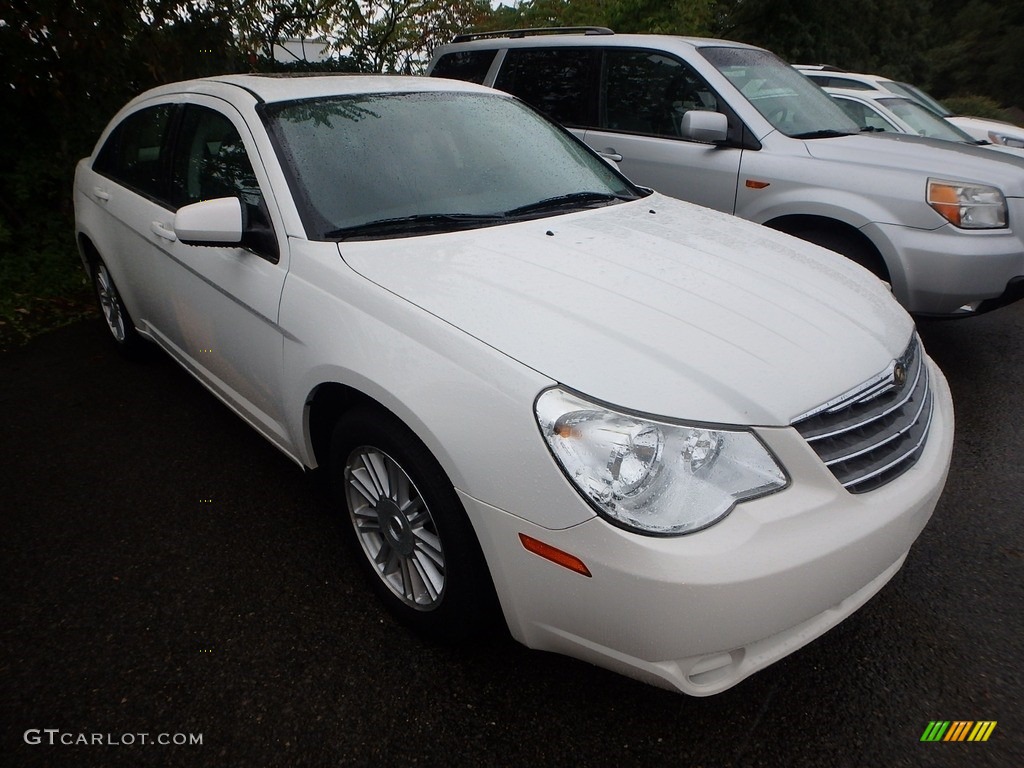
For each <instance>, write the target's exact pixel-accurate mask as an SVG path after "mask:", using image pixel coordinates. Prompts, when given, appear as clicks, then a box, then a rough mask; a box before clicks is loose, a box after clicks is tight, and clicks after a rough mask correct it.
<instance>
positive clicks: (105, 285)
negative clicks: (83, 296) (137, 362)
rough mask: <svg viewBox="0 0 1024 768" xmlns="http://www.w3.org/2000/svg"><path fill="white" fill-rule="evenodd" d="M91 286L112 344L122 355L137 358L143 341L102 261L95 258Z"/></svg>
mask: <svg viewBox="0 0 1024 768" xmlns="http://www.w3.org/2000/svg"><path fill="white" fill-rule="evenodd" d="M92 284H93V288H94V290H95V291H96V299H97V300H98V301H99V304H100V311H101V312H102V313H103V319H104V320H105V321H106V323H107V329H108V330H109V331H110V335H111V337H112V338H113V340H114V344H116V345H117V348H118V350H119V351H120V352H121V353H122V354H123V355H125V356H127V357H137V356H138V355H139V354H140V353H141V351H142V348H143V344H144V341H143V339H142V337H141V336H139V334H138V332H137V331H136V330H135V325H134V323H132V319H131V316H130V315H129V314H128V310H127V309H125V306H124V302H123V301H122V300H121V294H120V293H118V290H117V286H116V285H114V279H113V278H112V277H111V276H110V271H109V270H108V269H107V265H106V264H104V263H103V261H102V259H99V258H97V259H96V260H95V261H94V262H93V264H92Z"/></svg>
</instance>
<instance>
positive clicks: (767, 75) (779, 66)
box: [701, 47, 860, 136]
mask: <svg viewBox="0 0 1024 768" xmlns="http://www.w3.org/2000/svg"><path fill="white" fill-rule="evenodd" d="M701 53H702V54H703V55H704V58H706V59H707V60H708V61H710V62H711V63H712V65H714V67H715V68H716V69H717V70H718V71H719V72H721V73H722V74H723V75H725V76H726V77H727V78H729V80H730V81H731V82H732V84H733V85H734V86H736V87H737V88H738V89H739V90H740V92H741V93H742V94H743V95H744V96H745V97H746V98H747V100H748V101H749V102H750V103H751V104H753V105H754V107H755V108H756V109H757V111H758V112H760V113H761V114H762V115H763V116H764V117H765V119H766V120H768V122H770V123H771V124H772V125H773V126H774V127H775V128H776V129H778V130H779V131H781V132H782V133H784V134H786V135H787V136H801V135H808V136H809V135H814V134H828V133H829V132H836V133H857V132H858V131H859V130H860V128H859V127H858V126H857V124H856V123H855V122H853V120H851V119H850V118H849V117H848V116H847V115H846V114H845V113H844V112H843V110H842V109H841V108H840V107H839V106H838V105H837V104H835V103H834V102H833V101H832V99H830V98H829V97H828V95H827V94H826V93H825V92H824V91H823V90H821V88H819V87H818V86H817V85H815V84H814V83H812V82H811V81H810V80H809V79H808V78H806V77H804V76H803V75H801V74H800V73H799V72H797V71H796V70H795V69H793V68H792V67H791V66H789V65H788V64H786V63H785V62H784V61H782V59H780V58H779V57H778V56H776V55H775V54H773V53H769V52H768V51H762V50H758V49H756V48H725V47H723V48H701Z"/></svg>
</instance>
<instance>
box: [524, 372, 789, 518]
mask: <svg viewBox="0 0 1024 768" xmlns="http://www.w3.org/2000/svg"><path fill="white" fill-rule="evenodd" d="M534 407H535V410H536V415H537V421H538V423H539V424H540V429H541V433H542V434H543V435H544V439H545V440H546V441H547V444H548V447H549V448H550V449H551V452H552V454H554V456H555V459H556V460H557V461H558V463H559V465H561V467H562V470H563V471H564V472H565V474H566V476H567V477H568V478H569V480H571V481H572V483H573V484H574V485H575V486H576V488H577V489H578V490H579V491H580V493H581V494H582V495H583V497H584V498H585V499H587V501H589V502H590V504H591V506H593V507H594V509H596V510H597V512H598V513H599V514H600V515H601V516H603V517H604V518H606V519H607V520H609V521H610V522H612V523H615V524H616V525H619V526H622V527H624V528H629V529H631V530H634V531H638V532H640V533H646V534H657V535H678V534H684V533H691V532H693V531H697V530H699V529H701V528H706V527H707V526H709V525H711V524H712V523H715V522H717V521H719V520H721V519H722V518H723V517H725V516H726V515H727V514H729V512H730V511H732V508H733V507H735V506H736V504H737V503H738V502H740V501H745V500H747V499H752V498H755V497H758V496H764V495H766V494H769V493H773V492H775V491H777V490H780V489H781V488H785V487H786V485H787V483H788V482H789V481H788V479H787V477H786V474H785V472H783V470H782V468H781V467H780V466H779V464H778V462H777V461H776V460H775V458H774V457H773V456H772V454H771V453H770V452H769V451H768V449H767V448H766V447H765V446H764V444H763V443H762V442H761V441H760V440H759V439H758V438H757V436H756V435H754V433H753V432H751V431H749V430H745V429H738V428H731V427H730V428H720V427H708V426H702V425H686V424H673V423H669V422H666V421H659V420H656V419H653V418H648V417H644V416H640V415H637V414H631V413H626V412H623V411H616V410H613V409H611V408H609V407H607V406H603V405H598V404H596V403H591V402H588V401H587V400H584V399H583V398H581V397H579V396H578V395H575V394H572V393H570V392H566V391H565V390H562V389H558V388H553V389H548V390H546V391H544V392H542V393H541V395H540V396H539V397H538V398H537V402H536V404H535V406H534Z"/></svg>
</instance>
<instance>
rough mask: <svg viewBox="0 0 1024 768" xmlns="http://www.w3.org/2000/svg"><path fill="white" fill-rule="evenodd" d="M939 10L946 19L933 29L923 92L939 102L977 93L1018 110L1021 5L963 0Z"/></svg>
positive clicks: (1022, 95) (1023, 58)
mask: <svg viewBox="0 0 1024 768" xmlns="http://www.w3.org/2000/svg"><path fill="white" fill-rule="evenodd" d="M942 8H944V9H945V10H946V12H947V13H951V14H952V17H951V18H948V19H946V23H943V24H936V25H935V30H934V31H935V41H936V42H937V44H936V45H934V46H933V47H932V48H931V50H929V51H928V63H929V68H928V72H927V78H926V82H927V86H928V88H929V90H931V91H932V92H933V93H934V94H935V95H936V96H938V97H939V98H945V97H947V96H952V95H954V94H964V93H977V94H982V95H984V96H988V97H991V98H993V99H995V100H996V101H997V102H999V103H1000V104H1002V105H1003V106H1012V105H1016V106H1024V78H1022V77H1021V65H1022V62H1024V42H1022V41H1024V3H1020V2H1014V3H1007V2H991V1H990V0H968V2H966V3H963V4H956V5H951V6H949V7H948V8H946V6H942ZM938 9H939V6H938V5H936V10H938Z"/></svg>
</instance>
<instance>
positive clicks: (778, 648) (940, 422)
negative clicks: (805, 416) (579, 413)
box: [462, 363, 953, 696]
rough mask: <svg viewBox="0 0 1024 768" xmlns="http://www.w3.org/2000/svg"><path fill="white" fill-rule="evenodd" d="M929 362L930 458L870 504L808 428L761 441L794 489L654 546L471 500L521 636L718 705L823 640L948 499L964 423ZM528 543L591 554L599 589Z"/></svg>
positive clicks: (773, 432) (603, 527)
mask: <svg viewBox="0 0 1024 768" xmlns="http://www.w3.org/2000/svg"><path fill="white" fill-rule="evenodd" d="M929 364H930V365H931V366H932V375H933V377H934V379H933V381H934V390H933V391H934V394H935V414H934V419H933V423H932V427H931V431H930V436H929V440H928V444H927V446H926V449H925V451H924V453H923V454H922V456H921V458H920V460H919V461H918V463H917V464H916V465H915V466H914V467H913V468H912V469H910V470H909V471H908V472H906V473H905V474H904V475H902V476H901V477H899V478H897V479H896V480H894V481H893V482H891V483H889V484H888V485H886V486H884V487H882V488H880V489H878V490H876V491H873V492H870V493H865V494H861V495H856V496H855V495H851V494H849V493H847V492H846V491H845V490H843V489H842V487H841V486H839V484H838V483H837V482H836V480H835V479H834V478H833V476H832V475H831V474H830V473H829V472H828V470H827V469H826V468H825V467H824V466H823V465H822V464H821V461H820V460H819V459H818V457H817V456H816V455H815V454H814V452H813V451H812V450H811V449H810V447H809V446H807V444H806V443H805V442H804V441H803V440H802V439H801V438H800V437H799V436H798V435H797V434H796V432H795V430H792V429H762V430H759V433H760V435H761V437H762V438H763V439H764V440H765V442H766V443H768V445H769V446H770V447H771V448H772V450H773V451H774V452H775V454H776V455H777V456H778V457H779V459H780V460H781V461H782V463H783V464H784V466H785V467H786V468H787V470H788V471H789V473H790V475H791V477H792V479H793V483H792V485H791V486H790V488H788V489H787V490H785V491H783V492H780V493H777V494H775V495H773V496H768V497H765V498H763V499H759V500H757V501H754V502H747V503H744V504H740V505H739V506H737V508H736V509H735V510H734V511H733V512H732V513H731V514H730V515H729V516H728V517H727V518H726V519H725V520H723V521H722V522H720V523H718V524H717V525H714V526H712V527H710V528H708V529H706V530H704V531H700V532H698V533H694V534H691V535H688V536H682V537H672V538H656V537H648V536H640V535H636V534H633V533H630V532H628V531H624V530H621V529H619V528H615V527H613V526H611V525H609V524H607V523H605V522H604V521H603V520H601V519H599V518H593V519H591V520H588V521H587V522H585V523H582V524H580V525H577V526H575V527H573V528H568V529H565V530H559V531H552V530H548V529H544V528H541V527H539V526H535V525H532V524H530V523H528V522H527V521H525V520H523V519H522V518H520V517H517V516H515V515H512V514H509V513H508V512H504V511H502V510H498V509H495V508H493V507H490V506H488V505H486V504H484V503H483V502H480V501H478V500H476V499H473V498H472V497H469V496H466V495H463V496H462V500H463V503H464V504H465V506H466V509H467V512H468V513H469V516H470V518H471V520H472V521H473V524H474V527H475V528H476V530H477V532H478V534H479V536H480V542H481V545H482V547H483V549H484V553H485V555H486V557H487V560H488V564H489V566H490V568H491V573H492V576H493V578H494V582H495V586H496V588H497V590H498V595H499V598H500V600H501V604H502V608H503V610H504V612H505V617H506V620H507V621H508V625H509V628H510V630H511V632H512V634H513V636H514V637H515V638H516V639H518V640H519V641H521V642H523V643H524V644H525V645H527V646H529V647H531V648H537V649H542V650H549V651H555V652H560V653H564V654H567V655H569V656H573V657H576V658H580V659H583V660H586V661H590V662H592V663H594V664H597V665H599V666H602V667H605V668H608V669H612V670H615V671H618V672H621V673H623V674H625V675H628V676H630V677H634V678H637V679H640V680H644V681H646V682H649V683H653V684H656V685H660V686H662V687H667V688H672V689H676V690H679V691H682V692H685V693H688V694H692V695H696V696H706V695H710V694H714V693H719V692H721V691H724V690H726V689H727V688H730V687H731V686H733V685H735V684H736V683H738V682H740V681H741V680H743V679H744V678H745V677H747V676H748V675H750V674H752V673H753V672H756V671H757V670H759V669H762V668H763V667H765V666H767V665H769V664H771V663H772V662H774V661H776V660H778V659H780V658H782V657H783V656H786V655H787V654H789V653H791V652H793V651H795V650H796V649H798V648H800V647H801V646H803V645H805V644H806V643H808V642H810V641H811V640H813V639H814V638H816V637H818V636H819V635H821V634H823V633H824V632H826V631H827V630H828V629H830V628H831V627H833V626H835V625H836V624H838V623H839V622H840V621H842V620H843V619H844V618H846V617H847V616H849V615H850V614H852V613H853V612H854V611H855V610H857V609H858V608H859V607H860V606H861V605H863V604H864V603H865V602H866V601H867V600H868V599H869V598H870V597H871V596H872V595H874V594H875V593H876V592H877V591H878V590H879V589H881V588H882V586H884V585H885V583H886V582H888V581H889V579H890V578H891V577H892V576H893V575H894V574H895V573H896V571H897V570H898V569H899V568H900V566H901V565H902V563H903V561H904V559H905V558H906V555H907V553H908V551H909V549H910V547H911V545H912V544H913V542H914V541H915V539H916V538H917V536H918V535H919V534H920V532H921V530H922V529H923V528H924V526H925V524H926V523H927V521H928V519H929V517H930V516H931V514H932V511H933V510H934V508H935V504H936V502H937V501H938V498H939V494H940V493H941V490H942V487H943V484H944V483H945V478H946V473H947V471H948V468H949V461H950V455H951V452H952V441H953V411H952V401H951V399H950V395H949V389H948V386H947V384H946V382H945V379H944V378H943V376H942V374H941V372H940V371H939V370H938V369H937V368H936V367H935V366H934V364H931V363H929ZM581 503H582V502H581ZM520 533H525V534H527V535H528V536H532V537H534V538H537V539H540V540H541V541H544V542H545V543H547V544H550V545H551V546H554V547H557V548H559V549H562V550H564V551H566V552H569V553H570V554H572V555H574V556H576V557H578V558H579V559H581V560H582V561H583V562H584V563H585V564H586V565H587V567H588V568H589V569H590V572H591V574H592V577H591V578H587V577H585V576H581V575H579V574H577V573H574V572H572V571H569V570H567V569H565V568H562V567H560V566H558V565H555V564H554V563H552V562H550V561H548V560H545V559H542V558H540V557H538V556H537V555H534V554H532V553H530V552H528V551H526V550H525V549H524V548H523V547H522V545H521V544H520V541H519V534H520Z"/></svg>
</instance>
